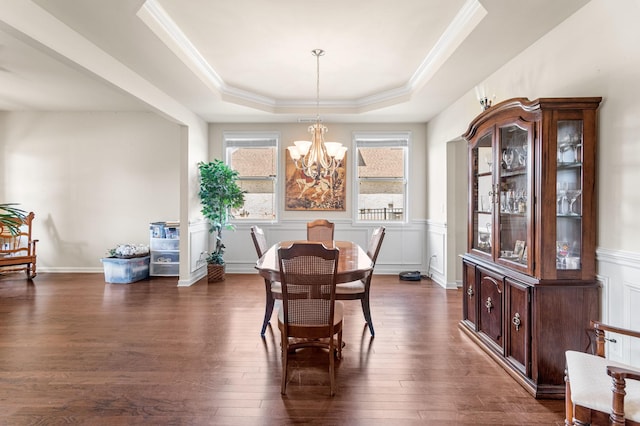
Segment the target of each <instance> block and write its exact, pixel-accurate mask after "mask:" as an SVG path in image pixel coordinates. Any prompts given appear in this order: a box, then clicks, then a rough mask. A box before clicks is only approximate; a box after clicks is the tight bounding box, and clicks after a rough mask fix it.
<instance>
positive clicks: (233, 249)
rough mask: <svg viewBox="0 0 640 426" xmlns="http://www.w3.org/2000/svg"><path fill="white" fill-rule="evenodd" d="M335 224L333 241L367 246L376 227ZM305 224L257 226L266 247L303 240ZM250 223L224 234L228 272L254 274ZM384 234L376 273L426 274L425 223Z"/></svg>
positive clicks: (388, 227)
mask: <svg viewBox="0 0 640 426" xmlns="http://www.w3.org/2000/svg"><path fill="white" fill-rule="evenodd" d="M333 222H334V223H335V224H336V229H335V239H336V240H347V241H355V242H357V243H358V244H359V245H360V246H361V247H363V248H365V247H367V244H368V241H369V237H370V236H371V232H372V231H373V229H374V228H376V227H377V226H379V224H377V223H376V224H371V225H364V224H357V225H354V224H353V223H352V222H351V221H338V220H336V221H333ZM306 224H307V222H306V221H286V222H280V223H278V224H271V223H258V224H257V225H258V226H260V227H261V228H262V229H263V230H264V232H265V236H266V238H267V244H269V245H273V244H275V243H277V242H278V241H291V240H304V239H305V238H306V232H307V231H306ZM251 225H252V224H238V226H237V229H236V230H235V232H234V231H225V234H224V241H225V246H226V252H225V261H226V263H227V273H251V272H254V271H255V269H254V265H255V262H256V260H257V259H256V252H255V248H254V246H253V242H252V241H251V235H250V227H251ZM385 227H386V235H385V238H384V241H383V243H382V248H381V250H380V253H379V255H378V261H377V263H376V273H377V274H398V273H400V272H402V271H407V270H412V271H415V270H419V271H421V272H422V273H426V268H427V261H428V256H427V254H426V253H425V243H424V241H425V236H424V235H425V226H424V223H412V224H405V225H398V224H389V225H385Z"/></svg>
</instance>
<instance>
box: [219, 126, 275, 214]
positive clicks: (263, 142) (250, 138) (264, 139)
mask: <svg viewBox="0 0 640 426" xmlns="http://www.w3.org/2000/svg"><path fill="white" fill-rule="evenodd" d="M222 140H223V142H222V149H223V152H224V162H225V164H226V165H228V166H230V167H231V151H230V150H229V148H247V147H254V148H270V147H275V149H276V154H275V157H276V165H275V169H276V174H275V175H274V176H264V177H261V176H252V177H247V178H241V179H240V180H268V181H272V182H273V188H274V194H273V196H274V206H273V208H274V217H273V219H257V218H252V222H269V223H275V222H277V221H278V216H279V208H278V206H279V204H280V196H281V195H280V188H279V185H278V175H279V173H280V151H279V145H280V132H249V131H247V132H223V133H222ZM231 221H236V223H243V222H246V220H244V219H235V218H234V219H231Z"/></svg>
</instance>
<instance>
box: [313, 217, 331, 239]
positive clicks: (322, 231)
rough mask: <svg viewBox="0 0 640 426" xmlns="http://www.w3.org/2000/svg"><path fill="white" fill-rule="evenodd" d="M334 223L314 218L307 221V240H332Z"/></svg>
mask: <svg viewBox="0 0 640 426" xmlns="http://www.w3.org/2000/svg"><path fill="white" fill-rule="evenodd" d="M334 228H335V224H334V223H333V222H329V221H328V220H326V219H316V220H314V221H311V222H308V223H307V240H308V241H333V230H334Z"/></svg>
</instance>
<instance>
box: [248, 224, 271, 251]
mask: <svg viewBox="0 0 640 426" xmlns="http://www.w3.org/2000/svg"><path fill="white" fill-rule="evenodd" d="M251 239H252V240H253V245H254V246H255V248H256V253H257V255H258V258H261V257H262V255H263V254H264V253H265V252H266V251H267V248H268V247H267V239H266V237H265V236H264V231H263V230H262V228H260V227H258V226H255V225H254V226H252V227H251Z"/></svg>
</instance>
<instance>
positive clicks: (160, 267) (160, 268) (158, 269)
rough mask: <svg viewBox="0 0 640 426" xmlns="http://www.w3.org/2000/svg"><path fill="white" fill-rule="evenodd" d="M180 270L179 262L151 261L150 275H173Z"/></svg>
mask: <svg viewBox="0 0 640 426" xmlns="http://www.w3.org/2000/svg"><path fill="white" fill-rule="evenodd" d="M179 272H180V264H179V263H152V264H151V275H155V276H161V277H162V276H165V277H173V276H177V275H178V273H179Z"/></svg>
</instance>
